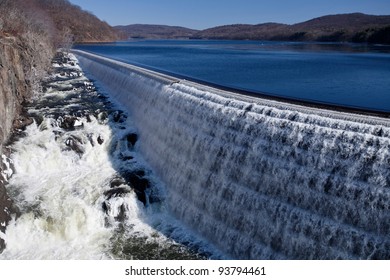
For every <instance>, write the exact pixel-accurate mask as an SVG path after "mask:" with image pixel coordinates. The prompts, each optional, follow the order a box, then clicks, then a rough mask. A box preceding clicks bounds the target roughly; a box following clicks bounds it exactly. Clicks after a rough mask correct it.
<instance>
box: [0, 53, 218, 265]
mask: <svg viewBox="0 0 390 280" xmlns="http://www.w3.org/2000/svg"><path fill="white" fill-rule="evenodd" d="M54 69H55V71H54V72H53V74H52V75H51V76H50V77H48V79H47V81H46V82H44V83H43V92H42V93H40V94H38V96H37V98H36V100H35V101H34V102H32V104H30V105H29V108H28V111H29V114H30V115H31V116H32V117H33V118H34V120H35V121H34V123H33V124H31V125H30V126H28V127H27V128H26V130H25V131H24V132H22V133H21V134H20V135H19V136H18V137H17V138H18V139H16V140H15V141H14V143H13V144H12V146H11V149H12V154H11V157H10V159H8V161H7V162H12V163H13V168H11V166H10V164H8V165H7V166H8V167H9V170H6V171H5V173H4V174H2V175H7V179H8V180H9V184H8V185H7V190H8V192H9V194H10V196H11V197H12V198H13V200H14V204H15V208H16V209H15V210H14V212H15V215H14V219H13V220H12V221H11V223H10V224H9V225H8V226H7V229H6V232H5V234H3V233H1V235H0V238H2V239H4V240H5V243H6V249H5V250H4V251H3V252H2V253H1V254H0V259H15V258H18V259H107V258H108V259H112V258H120V259H199V258H200V259H203V258H224V256H223V255H222V254H220V253H219V252H218V251H217V250H216V249H213V248H212V246H211V245H210V244H208V243H207V242H206V241H205V240H203V239H202V238H199V237H197V236H196V235H194V234H193V233H192V232H191V230H189V229H187V228H186V227H185V226H183V225H182V224H181V223H180V222H179V221H177V220H175V219H174V218H173V217H171V216H170V215H169V214H168V213H167V212H166V211H165V202H164V199H165V191H164V189H165V187H164V185H163V184H162V183H161V182H160V181H159V180H158V179H157V178H156V177H155V176H154V175H153V172H152V171H151V169H150V168H149V167H148V165H147V163H145V162H144V160H143V158H142V156H141V155H140V153H139V151H138V145H139V139H138V135H137V130H136V128H135V126H134V124H133V122H132V120H131V119H130V118H128V117H127V114H126V112H124V111H123V110H120V108H119V106H118V105H115V104H114V103H113V102H111V101H110V100H109V99H108V98H107V97H106V96H105V95H104V94H102V93H101V92H98V91H96V90H95V88H94V85H93V83H92V82H91V81H90V80H88V79H87V78H86V77H85V76H84V74H83V72H82V71H81V69H80V67H79V66H78V65H77V60H76V58H75V57H74V56H73V55H71V54H70V55H64V54H63V55H59V56H58V57H57V59H56V63H54ZM12 170H14V171H15V174H14V175H13V176H12V178H9V175H11V174H12V173H13V172H11V171H12Z"/></svg>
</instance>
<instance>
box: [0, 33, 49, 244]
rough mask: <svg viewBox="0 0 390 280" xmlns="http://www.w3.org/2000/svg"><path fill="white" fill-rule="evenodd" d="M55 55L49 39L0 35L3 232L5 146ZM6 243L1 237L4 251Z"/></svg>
mask: <svg viewBox="0 0 390 280" xmlns="http://www.w3.org/2000/svg"><path fill="white" fill-rule="evenodd" d="M37 53H39V55H37ZM52 54H53V51H52V48H51V46H50V45H49V42H45V41H41V40H38V39H36V40H31V41H29V43H28V44H27V43H26V42H23V41H22V40H21V39H18V38H15V37H3V38H0V151H2V158H1V159H0V160H1V163H0V172H1V176H0V231H4V229H5V226H6V225H7V223H8V221H9V219H10V217H9V214H10V209H11V201H10V200H9V199H8V196H7V194H6V191H5V188H4V185H5V183H6V181H7V175H6V174H5V172H6V170H7V168H8V166H7V164H8V163H6V162H5V160H6V156H7V151H6V149H4V148H5V147H4V145H5V143H6V141H7V140H8V138H9V136H10V134H11V132H12V131H13V129H15V130H16V129H20V128H22V127H23V126H24V125H26V124H27V123H28V119H26V118H25V117H24V116H23V114H21V113H22V111H23V103H24V102H27V101H28V99H29V98H30V97H31V96H32V92H33V87H34V85H36V84H37V82H38V80H39V79H40V78H41V77H42V75H43V74H44V73H45V69H46V67H47V66H48V65H49V62H50V59H51V56H52ZM2 243H3V240H2V239H0V251H1V248H2V246H3V245H4V244H2Z"/></svg>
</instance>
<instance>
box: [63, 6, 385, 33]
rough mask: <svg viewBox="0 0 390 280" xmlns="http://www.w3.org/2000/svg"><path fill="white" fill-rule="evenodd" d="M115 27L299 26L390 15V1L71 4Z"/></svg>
mask: <svg viewBox="0 0 390 280" xmlns="http://www.w3.org/2000/svg"><path fill="white" fill-rule="evenodd" d="M70 2H71V3H73V4H76V5H78V6H80V7H81V8H83V9H84V10H87V11H90V12H92V13H93V14H95V15H96V16H98V17H99V18H100V19H102V20H105V21H107V22H108V23H109V24H111V25H127V24H134V23H143V24H166V25H178V26H184V27H189V28H195V29H205V28H209V27H214V26H217V25H225V24H233V23H249V24H257V23H264V22H280V23H289V24H291V23H297V22H301V21H305V20H309V19H311V18H314V17H318V16H322V15H327V14H338V13H352V12H362V13H367V14H375V15H390V0H319V1H316V0H110V1H107V0H70Z"/></svg>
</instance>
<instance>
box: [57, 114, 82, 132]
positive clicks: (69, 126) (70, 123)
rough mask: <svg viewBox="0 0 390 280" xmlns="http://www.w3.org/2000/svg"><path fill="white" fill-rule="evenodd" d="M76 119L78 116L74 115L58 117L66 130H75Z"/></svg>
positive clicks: (59, 124)
mask: <svg viewBox="0 0 390 280" xmlns="http://www.w3.org/2000/svg"><path fill="white" fill-rule="evenodd" d="M76 120H77V118H76V117H73V116H65V117H63V118H62V117H60V118H58V126H59V127H60V128H62V129H65V130H74V129H75V126H74V125H75V122H76Z"/></svg>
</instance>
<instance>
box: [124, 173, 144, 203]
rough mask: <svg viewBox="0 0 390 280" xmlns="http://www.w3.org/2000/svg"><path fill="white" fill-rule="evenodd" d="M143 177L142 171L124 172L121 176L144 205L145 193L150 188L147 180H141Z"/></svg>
mask: <svg viewBox="0 0 390 280" xmlns="http://www.w3.org/2000/svg"><path fill="white" fill-rule="evenodd" d="M144 175H145V172H144V171H143V170H138V171H134V172H124V174H122V176H123V178H124V179H125V180H126V183H127V184H128V185H130V186H131V187H132V188H133V189H134V192H135V193H136V195H137V198H138V199H139V200H140V201H141V202H142V203H143V204H144V205H146V203H147V199H146V193H145V191H146V189H148V188H149V187H150V182H149V180H148V179H146V178H143V176H144Z"/></svg>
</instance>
